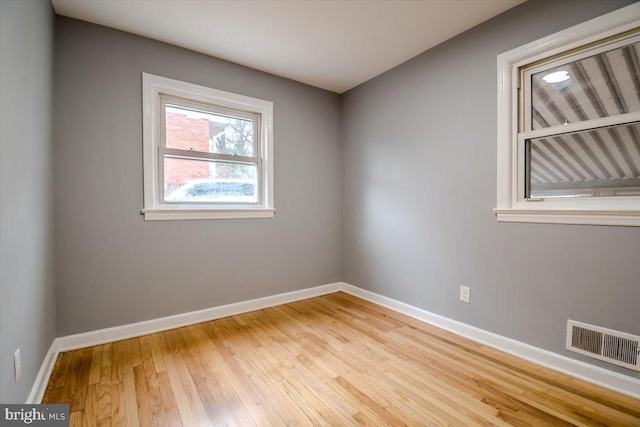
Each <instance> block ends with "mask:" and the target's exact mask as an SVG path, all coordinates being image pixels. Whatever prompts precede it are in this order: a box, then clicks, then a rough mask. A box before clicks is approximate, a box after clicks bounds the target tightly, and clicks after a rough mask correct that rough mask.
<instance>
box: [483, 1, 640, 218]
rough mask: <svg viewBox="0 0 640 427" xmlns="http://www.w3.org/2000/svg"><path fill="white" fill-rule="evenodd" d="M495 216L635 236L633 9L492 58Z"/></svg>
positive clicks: (639, 163) (637, 104)
mask: <svg viewBox="0 0 640 427" xmlns="http://www.w3.org/2000/svg"><path fill="white" fill-rule="evenodd" d="M495 213H496V216H497V218H498V221H507V222H541V223H564V224H599V225H627V226H640V4H633V5H631V6H628V7H626V8H623V9H620V10H618V11H615V12H612V13H610V14H608V15H604V16H602V17H600V18H596V19H594V20H591V21H589V22H586V23H584V24H581V25H578V26H575V27H572V28H570V29H568V30H566V31H562V32H560V33H557V34H554V35H551V36H549V37H546V38H544V39H542V40H538V41H535V42H533V43H530V44H528V45H525V46H522V47H520V48H517V49H514V50H512V51H509V52H506V53H503V54H501V55H499V56H498V206H497V208H496V209H495Z"/></svg>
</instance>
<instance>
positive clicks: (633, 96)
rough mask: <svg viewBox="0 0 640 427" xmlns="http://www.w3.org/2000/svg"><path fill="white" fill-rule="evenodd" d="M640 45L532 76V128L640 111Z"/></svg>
mask: <svg viewBox="0 0 640 427" xmlns="http://www.w3.org/2000/svg"><path fill="white" fill-rule="evenodd" d="M639 59H640V44H639V43H635V44H631V45H628V46H624V47H621V48H618V49H613V50H610V51H608V52H603V53H601V54H599V55H594V56H590V57H587V58H583V59H580V60H578V61H574V62H570V63H568V64H565V65H562V66H559V67H555V68H552V69H550V70H545V71H543V72H539V73H536V74H533V75H532V76H531V92H532V93H531V123H532V125H531V127H532V129H542V128H547V127H550V126H557V125H562V124H565V123H576V122H581V121H585V120H592V119H597V118H602V117H609V116H615V115H618V114H623V113H631V112H635V111H640V92H639V91H640V80H639V79H640V76H639V75H638V60H639Z"/></svg>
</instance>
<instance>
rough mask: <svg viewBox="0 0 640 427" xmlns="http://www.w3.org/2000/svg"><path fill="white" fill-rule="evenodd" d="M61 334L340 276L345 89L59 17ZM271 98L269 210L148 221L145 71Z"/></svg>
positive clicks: (58, 273) (58, 268)
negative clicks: (248, 215) (264, 215)
mask: <svg viewBox="0 0 640 427" xmlns="http://www.w3.org/2000/svg"><path fill="white" fill-rule="evenodd" d="M55 47H56V82H55V90H56V97H55V111H56V117H55V138H54V139H55V173H56V183H55V191H56V192H55V194H56V286H57V297H58V299H57V302H58V306H57V307H58V330H57V332H58V336H64V335H68V334H73V333H78V332H84V331H90V330H95V329H99V328H105V327H110V326H116V325H122V324H127V323H131V322H137V321H142V320H147V319H153V318H157V317H161V316H167V315H171V314H176V313H181V312H187V311H191V310H197V309H203V308H209V307H213V306H218V305H222V304H228V303H233V302H237V301H244V300H247V299H252V298H257V297H262V296H267V295H273V294H277V293H281V292H287V291H293V290H297V289H302V288H307V287H311V286H317V285H323V284H327V283H332V282H336V281H339V280H340V279H341V278H342V252H341V235H342V207H341V191H342V187H341V185H342V184H341V182H342V176H341V174H342V172H341V171H342V148H341V119H342V110H341V106H340V97H339V96H338V95H336V94H333V93H330V92H327V91H323V90H320V89H316V88H312V87H310V86H306V85H302V84H299V83H295V82H293V81H290V80H286V79H283V78H279V77H275V76H273V75H269V74H265V73H261V72H258V71H255V70H252V69H249V68H245V67H242V66H239V65H235V64H231V63H229V62H225V61H222V60H218V59H215V58H212V57H209V56H206V55H201V54H198V53H195V52H192V51H188V50H185V49H182V48H178V47H175V46H171V45H167V44H164V43H160V42H156V41H152V40H149V39H146V38H143V37H138V36H134V35H131V34H128V33H124V32H120V31H116V30H112V29H108V28H105V27H101V26H97V25H93V24H89V23H86V22H81V21H76V20H72V19H69V18H64V17H57V21H56V44H55ZM142 72H147V73H152V74H156V75H160V76H165V77H170V78H174V79H178V80H183V81H187V82H191V83H196V84H200V85H204V86H209V87H213V88H216V89H221V90H226V91H231V92H235V93H239V94H242V95H248V96H252V97H256V98H261V99H265V100H268V101H272V102H273V103H274V138H275V179H276V182H275V206H276V209H277V212H276V215H275V218H273V219H250V220H208V221H153V222H145V221H144V220H143V218H142V216H140V215H139V212H140V209H142V200H143V194H142V107H141V102H142V95H141V90H142V89H141V87H142V83H141V73H142Z"/></svg>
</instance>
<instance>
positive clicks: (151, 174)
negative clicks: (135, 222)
mask: <svg viewBox="0 0 640 427" xmlns="http://www.w3.org/2000/svg"><path fill="white" fill-rule="evenodd" d="M161 95H169V96H175V97H179V98H184V99H187V100H191V101H197V102H202V103H206V104H213V105H218V106H222V107H226V108H231V109H234V110H241V111H249V112H253V113H257V114H259V115H260V116H261V120H260V126H261V129H260V134H261V141H260V144H259V150H260V153H259V157H260V158H261V161H262V165H263V167H262V172H261V176H260V188H261V191H262V194H261V197H260V200H261V203H259V204H256V205H247V204H225V205H219V204H198V205H187V204H175V203H163V201H162V200H160V197H159V192H158V188H159V178H158V176H159V175H158V172H159V149H160V148H161V141H160V138H161V129H160V124H161V117H160V114H161V113H160V112H161V100H160V96H161ZM142 101H143V111H142V115H143V169H144V182H143V187H144V209H142V213H143V214H144V219H145V221H154V220H189V219H192V220H193V219H231V218H236V219H243V218H272V217H273V216H274V213H275V208H274V204H273V201H274V197H273V187H274V183H273V175H274V173H273V103H272V102H269V101H264V100H261V99H256V98H251V97H248V96H243V95H238V94H235V93H230V92H225V91H221V90H218V89H212V88H208V87H204V86H199V85H195V84H191V83H185V82H181V81H178V80H173V79H169V78H166V77H160V76H155V75H152V74H148V73H142Z"/></svg>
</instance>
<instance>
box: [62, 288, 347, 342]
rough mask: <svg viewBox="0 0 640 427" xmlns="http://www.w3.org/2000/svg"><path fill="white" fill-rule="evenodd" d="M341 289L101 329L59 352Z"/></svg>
mask: <svg viewBox="0 0 640 427" xmlns="http://www.w3.org/2000/svg"><path fill="white" fill-rule="evenodd" d="M341 288H342V284H341V283H332V284H329V285H322V286H316V287H314V288H307V289H301V290H299V291H292V292H286V293H284V294H277V295H272V296H268V297H263V298H257V299H252V300H249V301H242V302H237V303H233V304H227V305H221V306H218V307H212V308H205V309H204V310H198V311H191V312H188V313H181V314H176V315H173V316H167V317H160V318H158V319H152V320H145V321H144V322H137V323H131V324H129V325H122V326H115V327H113V328H106V329H99V330H97V331H91V332H85V333H82V334H75V335H68V336H66V337H61V338H57V339H56V341H58V348H59V349H60V351H69V350H75V349H78V348H85V347H91V346H94V345H100V344H105V343H108V342H114V341H120V340H125V339H128V338H135V337H139V336H142V335H147V334H153V333H156V332H162V331H167V330H169V329H175V328H180V327H182V326H189V325H194V324H196V323H202V322H207V321H209V320H215V319H221V318H223V317H229V316H235V315H237V314H242V313H248V312H250V311H256V310H261V309H263V308H268V307H274V306H276V305H282V304H288V303H290V302H294V301H300V300H303V299H308V298H313V297H317V296H320V295H326V294H330V293H333V292H338V291H340V290H341Z"/></svg>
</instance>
